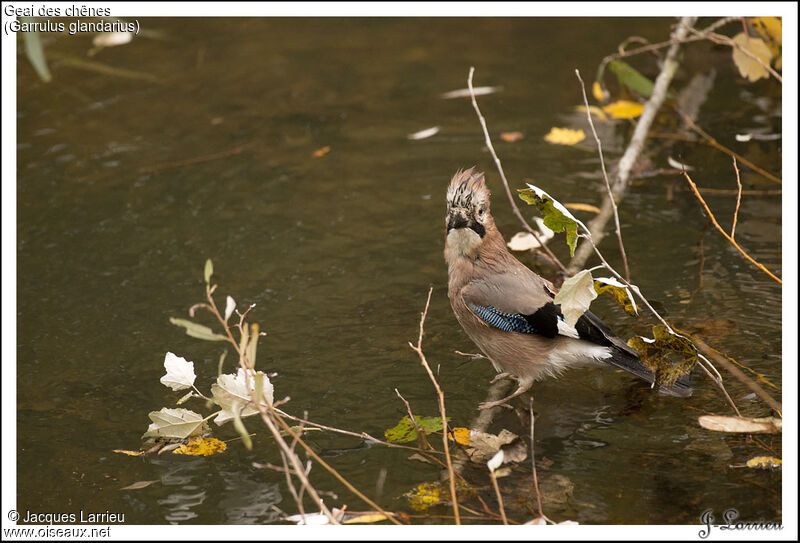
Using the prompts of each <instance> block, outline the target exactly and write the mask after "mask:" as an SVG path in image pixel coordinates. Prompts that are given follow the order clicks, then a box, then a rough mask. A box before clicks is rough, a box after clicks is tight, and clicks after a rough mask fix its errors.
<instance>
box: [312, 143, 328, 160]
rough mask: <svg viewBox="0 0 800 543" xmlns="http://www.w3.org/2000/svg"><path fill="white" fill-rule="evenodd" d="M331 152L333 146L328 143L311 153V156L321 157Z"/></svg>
mask: <svg viewBox="0 0 800 543" xmlns="http://www.w3.org/2000/svg"><path fill="white" fill-rule="evenodd" d="M330 152H331V146H330V145H326V146H325V147H320V148H319V149H317V150H316V151H314V152H313V153H311V156H312V157H314V158H319V157H323V156H325V155H327V154H328V153H330Z"/></svg>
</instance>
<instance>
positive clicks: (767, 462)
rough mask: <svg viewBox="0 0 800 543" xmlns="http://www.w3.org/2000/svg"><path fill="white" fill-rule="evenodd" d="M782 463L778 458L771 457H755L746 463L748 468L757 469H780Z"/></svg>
mask: <svg viewBox="0 0 800 543" xmlns="http://www.w3.org/2000/svg"><path fill="white" fill-rule="evenodd" d="M782 464H783V461H782V460H781V459H780V458H773V457H771V456H755V457H753V458H751V459H750V460H748V461H747V464H746V465H747V467H748V468H758V469H780V468H781V466H782Z"/></svg>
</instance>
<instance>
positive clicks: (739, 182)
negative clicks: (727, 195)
mask: <svg viewBox="0 0 800 543" xmlns="http://www.w3.org/2000/svg"><path fill="white" fill-rule="evenodd" d="M733 169H734V170H736V186H737V187H738V191H737V193H736V209H735V210H734V211H733V225H732V226H731V239H733V238H734V237H736V220H737V219H738V218H739V205H740V204H741V203H742V180H741V178H740V177H739V166H737V165H736V157H733Z"/></svg>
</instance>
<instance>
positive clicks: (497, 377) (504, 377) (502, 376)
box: [489, 372, 514, 385]
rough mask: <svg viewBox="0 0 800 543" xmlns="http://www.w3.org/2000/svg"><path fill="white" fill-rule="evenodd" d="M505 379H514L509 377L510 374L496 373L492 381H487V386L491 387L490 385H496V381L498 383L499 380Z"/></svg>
mask: <svg viewBox="0 0 800 543" xmlns="http://www.w3.org/2000/svg"><path fill="white" fill-rule="evenodd" d="M506 378H510V379H513V378H514V376H513V375H511V374H510V373H507V372H503V373H498V374H497V375H495V376H494V379H492V380H491V381H489V384H490V385H491V384H492V383H496V382H497V381H499V380H500V379H506Z"/></svg>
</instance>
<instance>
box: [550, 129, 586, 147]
mask: <svg viewBox="0 0 800 543" xmlns="http://www.w3.org/2000/svg"><path fill="white" fill-rule="evenodd" d="M584 139H586V134H584V132H583V130H572V129H571V128H557V127H555V126H554V127H553V128H551V129H550V132H549V133H548V134H547V135H546V136H545V137H544V140H545V141H547V142H549V143H556V144H558V145H575V144H576V143H578V142H580V141H583V140H584Z"/></svg>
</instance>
